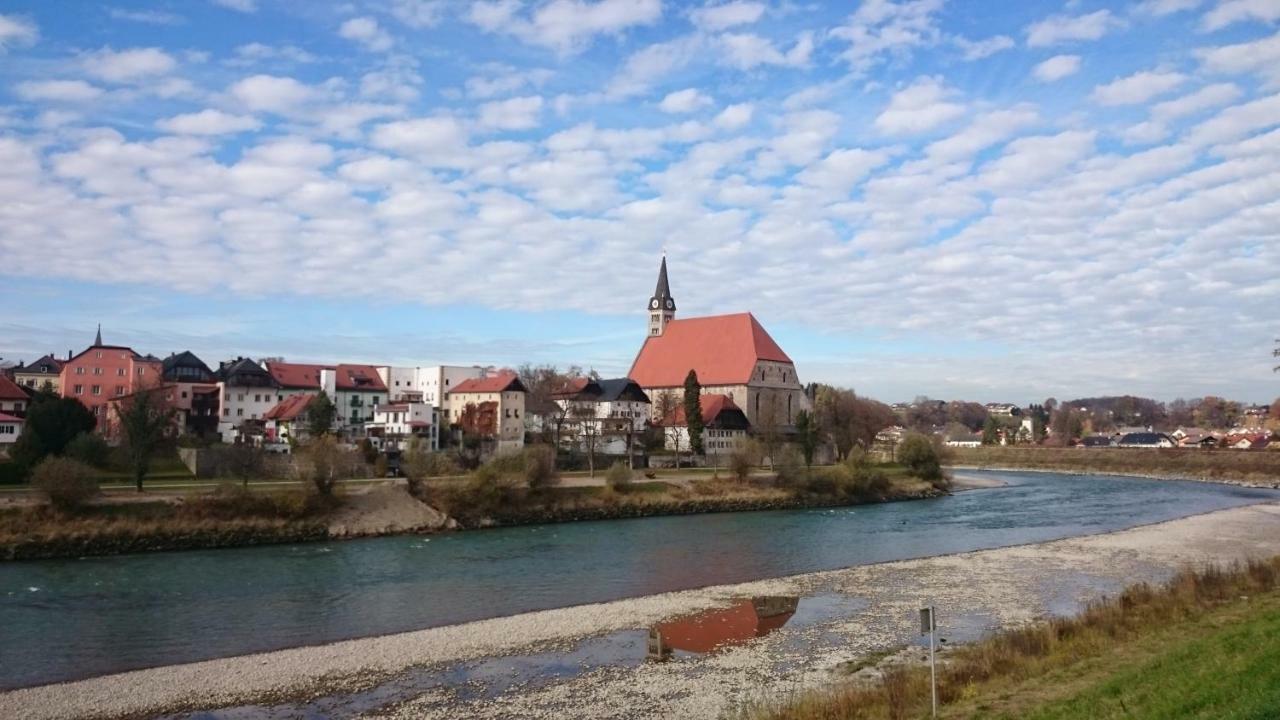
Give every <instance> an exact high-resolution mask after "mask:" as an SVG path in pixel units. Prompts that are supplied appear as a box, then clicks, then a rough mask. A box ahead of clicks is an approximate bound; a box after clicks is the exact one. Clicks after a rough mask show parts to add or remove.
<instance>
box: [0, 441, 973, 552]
mask: <svg viewBox="0 0 1280 720" xmlns="http://www.w3.org/2000/svg"><path fill="white" fill-rule="evenodd" d="M261 460H262V458H259V459H258V460H254V461H251V459H248V458H238V460H237V462H235V463H230V464H229V465H228V468H229V470H228V473H232V474H230V475H229V477H228V482H227V483H224V484H223V485H221V486H219V487H217V488H216V489H215V490H213V491H212V492H191V493H185V494H183V495H182V496H180V497H170V498H167V499H156V500H149V499H148V500H142V499H134V500H131V501H126V502H109V501H105V500H102V499H100V498H98V485H97V480H96V476H95V470H94V469H93V468H91V467H89V466H88V465H86V464H84V463H80V462H78V461H76V460H72V459H70V458H66V457H56V456H51V457H48V458H46V459H45V460H43V461H42V462H41V464H40V465H38V466H37V467H36V469H35V470H34V471H33V473H32V477H33V478H35V480H36V481H35V482H34V484H33V488H34V489H35V490H37V491H38V492H39V493H40V494H41V496H42V497H43V498H44V499H45V503H44V504H42V505H34V506H25V507H16V508H9V509H6V510H0V559H27V558H48V557H69V556H82V555H101V554H116V553H124V552H138V551H145V550H175V549H189V548H208V547H224V546H237V545H253V544H265V543H273V542H296V541H303V540H322V539H328V538H330V537H332V535H331V533H330V529H329V521H330V519H331V518H332V517H333V515H334V514H335V512H336V511H338V510H339V509H341V507H342V505H343V503H344V495H345V493H344V487H343V484H342V481H344V480H348V479H353V478H360V477H368V475H369V467H368V465H367V464H366V463H365V459H364V457H363V455H362V453H361V452H360V451H359V450H348V449H345V448H343V447H341V446H339V445H338V444H337V443H336V442H334V440H333V439H332V438H331V437H322V438H319V439H317V440H314V441H312V442H311V443H309V444H308V445H307V446H306V447H304V448H303V449H301V450H300V451H299V452H298V453H297V455H296V456H295V457H294V458H293V459H292V461H291V462H290V464H289V467H288V470H287V472H288V474H289V475H291V476H292V477H293V479H295V480H297V481H299V483H298V484H297V485H294V486H293V487H291V488H289V489H282V490H279V489H278V490H270V491H264V490H261V489H258V488H255V487H253V483H251V482H250V481H249V479H248V475H247V474H246V472H247V471H246V468H256V472H266V471H269V472H283V471H282V470H281V469H280V468H279V467H275V466H273V465H271V464H270V463H267V464H265V465H264V464H262V463H261V462H259V461H261ZM758 462H759V458H758V457H757V456H755V455H754V454H753V453H751V452H745V453H740V454H737V455H735V456H734V457H733V458H732V459H731V460H730V462H729V463H728V465H729V468H728V469H727V470H725V471H723V472H724V474H723V476H721V475H720V471H712V472H710V473H708V472H693V471H686V473H685V474H684V476H682V478H680V479H679V480H670V481H663V480H656V479H655V480H651V479H649V478H645V477H643V476H639V474H638V473H637V472H635V471H633V470H631V469H630V468H628V467H627V466H626V465H625V464H622V463H618V464H615V465H613V466H612V467H611V468H609V470H608V471H607V472H606V473H605V478H604V480H605V482H604V484H603V485H591V486H586V487H572V486H570V487H562V486H558V485H557V484H556V481H557V473H556V471H555V468H554V455H553V453H552V451H551V449H550V448H549V447H546V446H531V447H527V448H525V449H524V450H523V451H521V452H518V453H511V454H504V455H500V456H497V457H494V458H493V459H491V460H490V461H489V462H487V463H484V464H482V465H480V466H479V467H477V468H476V469H475V470H472V471H471V472H469V473H463V472H462V471H461V469H460V467H459V465H458V462H457V460H456V458H454V457H453V456H451V455H450V454H448V453H443V452H427V451H424V450H422V449H420V448H410V450H409V451H407V452H406V453H405V455H404V457H403V459H402V470H403V472H404V474H405V476H406V480H407V486H408V493H406V494H405V495H404V496H403V497H404V500H403V502H405V503H415V502H422V503H425V504H426V505H429V506H431V507H433V508H435V509H437V510H440V511H442V512H444V513H446V514H447V515H448V516H450V517H451V518H452V519H453V520H454V521H455V523H456V524H457V526H459V527H461V528H477V527H487V526H493V525H513V524H526V523H541V522H564V521H572V520H589V519H590V520H597V519H609V518H627V517H642V516H649V515H663V514H691V513H702V512H726V511H743V510H771V509H785V508H795V507H812V506H829V505H850V504H858V503H867V502H884V501H891V500H906V499H913V498H924V497H934V496H937V495H940V494H943V493H945V492H946V491H947V489H948V487H949V481H948V479H947V477H946V476H945V474H943V473H942V470H941V463H940V457H939V455H938V454H937V452H936V449H935V448H934V447H933V445H932V444H930V443H929V442H928V441H927V440H924V439H922V442H921V443H920V444H919V448H918V452H917V453H916V455H914V456H912V455H911V454H910V453H907V454H906V456H905V459H904V464H877V463H873V462H871V461H870V460H869V459H868V458H867V456H866V455H865V454H863V453H857V452H855V453H851V454H850V457H849V458H848V459H847V460H846V461H845V462H843V463H840V464H837V465H832V466H822V467H806V466H805V465H803V464H802V463H801V461H800V458H799V457H798V456H796V455H795V454H793V453H784V454H782V455H781V456H780V460H779V461H778V462H777V463H775V467H774V470H773V472H765V471H763V470H760V469H758ZM233 471H234V473H233ZM233 480H235V481H239V482H232V481H233ZM389 482H390V481H389Z"/></svg>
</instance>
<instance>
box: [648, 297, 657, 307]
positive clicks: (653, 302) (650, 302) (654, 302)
mask: <svg viewBox="0 0 1280 720" xmlns="http://www.w3.org/2000/svg"><path fill="white" fill-rule="evenodd" d="M649 307H651V308H653V309H654V310H657V309H658V298H654V299H652V300H650V301H649Z"/></svg>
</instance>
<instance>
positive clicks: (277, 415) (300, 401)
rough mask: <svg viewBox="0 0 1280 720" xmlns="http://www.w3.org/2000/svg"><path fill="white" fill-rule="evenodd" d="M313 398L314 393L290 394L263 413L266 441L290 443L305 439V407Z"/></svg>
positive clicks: (309, 404)
mask: <svg viewBox="0 0 1280 720" xmlns="http://www.w3.org/2000/svg"><path fill="white" fill-rule="evenodd" d="M315 398H316V395H315V393H302V394H299V395H290V396H289V397H286V398H285V399H283V400H281V401H280V402H278V403H276V404H275V405H274V406H272V407H271V409H270V410H268V411H267V412H266V413H264V414H263V416H262V429H263V438H264V439H265V440H266V442H269V443H288V444H292V443H294V442H297V441H301V440H305V439H306V437H307V434H308V428H307V408H309V407H311V401H312V400H314V399H315Z"/></svg>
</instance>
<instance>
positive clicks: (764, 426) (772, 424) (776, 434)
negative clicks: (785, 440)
mask: <svg viewBox="0 0 1280 720" xmlns="http://www.w3.org/2000/svg"><path fill="white" fill-rule="evenodd" d="M753 429H754V431H755V436H756V440H758V441H759V443H760V448H761V449H762V450H763V451H764V454H765V455H767V456H768V457H769V472H773V470H774V467H773V459H774V457H775V456H776V455H777V454H778V451H779V450H780V449H781V448H782V409H781V407H780V403H779V402H778V397H777V396H776V395H772V394H771V395H768V396H766V397H765V402H764V406H763V407H762V408H761V409H760V411H759V412H757V413H756V422H755V426H754V428H753Z"/></svg>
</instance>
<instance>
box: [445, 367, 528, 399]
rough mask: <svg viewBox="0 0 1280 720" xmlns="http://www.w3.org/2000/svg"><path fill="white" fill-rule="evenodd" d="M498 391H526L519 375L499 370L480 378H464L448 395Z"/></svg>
mask: <svg viewBox="0 0 1280 720" xmlns="http://www.w3.org/2000/svg"><path fill="white" fill-rule="evenodd" d="M500 392H526V390H525V387H524V383H522V382H520V376H519V375H516V374H515V373H513V372H510V371H507V372H500V373H498V374H497V375H489V376H487V377H482V378H471V379H470V380H464V381H462V382H460V383H458V384H457V385H454V386H453V389H451V390H450V391H449V394H450V395H456V394H458V393H500Z"/></svg>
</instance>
